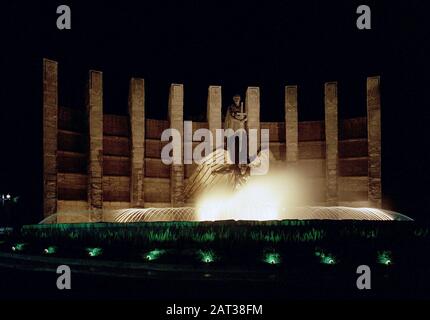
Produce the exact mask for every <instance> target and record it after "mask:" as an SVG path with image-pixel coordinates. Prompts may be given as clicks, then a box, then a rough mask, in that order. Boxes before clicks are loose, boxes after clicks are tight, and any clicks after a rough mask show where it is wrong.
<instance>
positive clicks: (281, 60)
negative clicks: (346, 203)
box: [0, 0, 430, 222]
mask: <svg viewBox="0 0 430 320" xmlns="http://www.w3.org/2000/svg"><path fill="white" fill-rule="evenodd" d="M61 4H67V5H69V6H70V7H71V12H72V29H71V30H63V31H60V30H58V29H57V28H56V19H57V16H58V15H57V14H56V8H57V6H58V5H61ZM360 4H367V5H369V6H370V7H371V9H372V30H365V31H360V30H358V29H357V27H356V19H357V16H358V15H357V14H356V8H357V6H358V5H360ZM0 6H1V9H0V32H1V51H0V52H1V53H0V57H1V69H0V70H1V79H2V80H1V81H2V85H1V88H0V90H1V91H0V95H1V96H0V99H1V100H0V101H1V109H0V121H1V128H0V130H1V137H2V138H1V139H2V157H1V160H0V164H1V165H0V193H1V192H13V193H16V194H19V195H21V198H22V201H23V203H25V208H26V210H27V211H26V212H24V213H23V216H24V217H26V218H25V219H26V222H35V221H37V220H38V219H39V217H41V216H42V214H41V212H42V209H41V208H42V187H43V182H42V58H43V57H46V58H50V59H54V60H57V61H58V62H59V99H60V105H62V106H67V107H72V108H84V101H85V86H86V81H87V77H88V70H90V69H95V70H100V71H103V76H104V109H105V112H106V113H115V114H126V112H127V99H128V85H129V79H130V78H131V77H133V76H135V77H142V78H144V79H145V85H146V115H147V117H149V118H158V119H165V118H166V116H167V100H168V88H169V86H170V84H171V83H173V82H176V83H183V84H184V85H185V119H187V120H204V119H205V113H206V99H207V96H206V95H207V87H208V86H209V85H222V86H223V106H224V107H225V106H226V105H227V104H228V103H229V102H230V99H231V96H232V95H233V94H234V93H236V92H238V93H241V94H242V95H243V94H244V92H245V89H246V87H247V86H254V85H256V86H260V87H261V108H262V109H261V120H262V121H283V117H284V110H283V103H284V101H283V100H284V86H285V85H286V84H296V85H298V86H299V118H300V120H316V119H318V120H321V119H323V113H324V105H323V85H324V82H327V81H338V85H339V112H340V117H342V118H348V117H354V116H364V115H365V113H366V77H367V76H373V75H381V85H382V88H381V90H382V92H381V93H382V97H381V99H382V151H383V154H382V168H383V169H382V170H383V179H382V188H383V195H384V206H385V207H386V208H391V209H394V210H396V211H399V212H402V213H404V214H407V215H409V216H411V217H413V218H417V219H425V220H427V221H430V202H429V201H428V189H429V188H428V186H429V183H430V167H429V165H428V164H429V163H430V162H429V160H430V159H429V158H430V157H429V151H428V148H430V144H429V139H428V138H429V133H428V127H429V126H430V111H429V107H430V105H429V99H428V97H427V93H428V92H429V88H430V86H429V81H428V74H429V71H430V70H429V62H428V61H429V59H430V54H429V53H430V52H429V43H430V41H429V40H430V37H429V35H430V27H429V26H430V24H429V23H428V20H429V16H428V15H429V14H428V12H429V11H428V10H427V9H429V8H426V5H425V2H424V1H421V3H420V2H416V1H406V2H405V1H403V2H402V3H400V4H397V3H394V2H393V1H360V2H358V1H336V2H332V1H330V2H328V1H324V2H323V1H297V0H296V1H286V0H284V1H273V2H271V1H260V2H251V1H246V2H245V1H243V2H236V4H231V3H230V4H228V5H227V4H221V2H220V1H201V0H199V1H197V0H194V1H176V2H173V1H171V2H167V1H152V2H150V1H136V2H130V1H116V2H115V1H106V2H96V1H91V3H89V1H79V2H77V1H54V2H49V1H31V2H30V1H28V3H26V2H25V1H19V2H13V3H12V1H6V2H5V1H3V2H2V3H1V4H0Z"/></svg>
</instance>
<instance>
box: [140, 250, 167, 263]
mask: <svg viewBox="0 0 430 320" xmlns="http://www.w3.org/2000/svg"><path fill="white" fill-rule="evenodd" d="M165 252H166V250H159V249H154V250H152V251H149V252H148V253H146V254H145V256H144V258H145V259H146V260H148V261H152V260H157V259H158V258H160V257H161V256H162V255H163V254H164V253H165Z"/></svg>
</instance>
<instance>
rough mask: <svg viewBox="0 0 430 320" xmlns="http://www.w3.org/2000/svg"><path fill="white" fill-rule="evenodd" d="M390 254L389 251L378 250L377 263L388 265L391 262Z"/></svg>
mask: <svg viewBox="0 0 430 320" xmlns="http://www.w3.org/2000/svg"><path fill="white" fill-rule="evenodd" d="M391 257H392V254H391V252H390V251H379V252H378V258H377V260H378V263H380V264H383V265H385V266H389V265H391V264H392V263H393V260H392V258H391Z"/></svg>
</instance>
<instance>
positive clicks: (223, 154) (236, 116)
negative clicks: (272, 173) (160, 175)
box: [184, 95, 251, 200]
mask: <svg viewBox="0 0 430 320" xmlns="http://www.w3.org/2000/svg"><path fill="white" fill-rule="evenodd" d="M246 122H247V114H246V113H245V112H244V110H243V102H241V98H240V95H235V96H234V97H233V103H232V104H231V105H230V106H229V107H228V108H227V112H226V115H225V118H224V130H225V133H226V136H227V139H226V140H227V141H226V142H227V143H224V146H225V148H226V149H221V148H220V149H216V150H215V151H213V152H212V153H211V154H210V155H208V156H207V157H206V158H205V159H204V161H203V162H202V163H200V164H199V165H198V166H197V167H196V169H195V170H194V172H193V174H192V175H191V176H190V178H189V179H188V180H189V181H188V183H187V185H186V186H185V190H184V194H185V199H186V200H189V199H192V198H195V196H196V195H198V194H202V193H203V192H210V190H211V189H212V188H214V187H216V186H217V185H219V184H222V185H224V186H225V187H226V188H227V189H230V190H231V191H237V190H238V189H240V188H241V187H242V186H243V185H244V184H245V183H246V182H247V180H248V177H249V176H250V172H251V165H250V159H249V158H248V141H247V140H248V139H247V134H246ZM227 133H228V134H227ZM217 160H221V161H217Z"/></svg>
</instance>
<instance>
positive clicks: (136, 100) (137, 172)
mask: <svg viewBox="0 0 430 320" xmlns="http://www.w3.org/2000/svg"><path fill="white" fill-rule="evenodd" d="M128 112H129V116H130V131H131V133H130V142H131V143H130V145H131V146H130V148H131V150H130V151H131V152H130V155H131V159H130V160H131V163H130V206H131V207H132V208H139V207H143V205H144V200H145V198H144V194H143V178H144V176H145V174H144V172H145V82H144V80H143V79H135V78H133V79H131V81H130V94H129V99H128Z"/></svg>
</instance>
